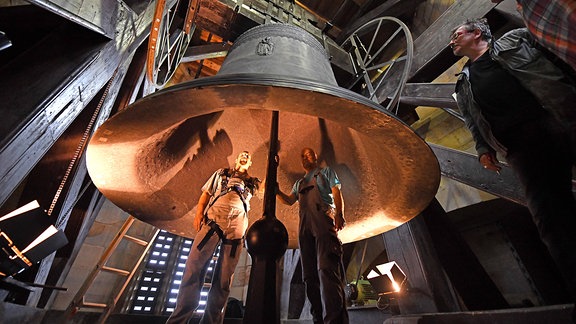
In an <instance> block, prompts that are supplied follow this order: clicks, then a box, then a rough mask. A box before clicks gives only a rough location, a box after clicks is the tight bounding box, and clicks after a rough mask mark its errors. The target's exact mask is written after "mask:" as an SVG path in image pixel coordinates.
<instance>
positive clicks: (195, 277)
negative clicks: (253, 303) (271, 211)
mask: <svg viewBox="0 0 576 324" xmlns="http://www.w3.org/2000/svg"><path fill="white" fill-rule="evenodd" d="M209 230H210V226H208V225H206V224H204V225H202V228H201V229H200V231H199V232H198V234H197V235H196V238H197V239H195V240H194V243H193V244H192V248H191V250H190V254H189V255H188V259H187V260H186V268H185V270H184V276H183V277H182V283H181V284H180V290H179V292H178V299H177V301H176V308H175V309H174V312H173V313H172V315H171V316H170V317H169V318H168V321H167V322H166V323H170V324H185V323H188V321H189V320H190V319H191V318H192V315H193V314H194V311H195V310H196V308H197V307H198V303H199V302H200V291H201V290H202V286H203V285H204V278H205V277H206V272H207V269H208V265H209V263H210V261H211V260H212V255H213V254H214V251H215V250H216V248H217V247H218V244H219V243H220V241H221V240H220V237H219V236H218V234H216V233H214V234H213V235H212V236H211V237H210V239H209V240H208V241H207V242H206V245H204V246H203V247H202V249H200V250H198V244H199V243H200V241H202V239H203V238H204V237H205V236H206V234H207V233H208V231H209ZM242 246H243V245H242V244H239V245H237V248H236V253H235V254H234V255H233V256H230V251H231V250H232V245H230V244H222V246H221V247H220V256H219V257H218V261H216V267H215V268H214V277H213V278H212V286H211V287H210V291H209V293H208V300H207V302H206V310H205V311H204V315H203V316H202V319H201V320H200V323H207V324H219V323H222V322H223V321H224V312H225V307H226V303H227V302H228V296H229V295H230V286H231V284H232V278H233V275H234V270H235V269H236V265H237V264H238V260H239V256H240V252H241V251H242Z"/></svg>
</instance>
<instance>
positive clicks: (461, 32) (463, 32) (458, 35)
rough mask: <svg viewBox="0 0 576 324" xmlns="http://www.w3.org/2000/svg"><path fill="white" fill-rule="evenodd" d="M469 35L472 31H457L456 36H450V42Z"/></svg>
mask: <svg viewBox="0 0 576 324" xmlns="http://www.w3.org/2000/svg"><path fill="white" fill-rule="evenodd" d="M467 33H471V32H470V31H457V32H455V33H454V34H452V36H450V41H451V42H453V41H455V40H457V39H458V37H460V36H462V35H464V34H467Z"/></svg>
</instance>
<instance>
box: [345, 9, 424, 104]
mask: <svg viewBox="0 0 576 324" xmlns="http://www.w3.org/2000/svg"><path fill="white" fill-rule="evenodd" d="M341 47H342V48H343V49H344V50H345V51H347V52H348V53H349V55H350V59H351V60H352V65H353V68H354V76H353V77H352V79H351V80H350V81H349V83H348V84H345V85H343V86H344V87H346V88H348V89H350V90H353V91H355V92H358V93H361V94H363V95H364V96H366V97H368V98H369V99H371V100H373V101H375V102H377V103H379V104H382V106H384V107H385V108H386V109H387V110H389V111H392V112H395V113H397V110H398V103H399V100H400V95H401V93H402V90H403V89H404V86H405V85H406V82H407V80H408V76H409V73H410V68H411V66H412V58H413V57H414V42H413V39H412V34H411V33H410V30H409V29H408V27H407V26H406V25H405V24H404V23H403V22H402V21H401V20H399V19H397V18H394V17H381V18H377V19H374V20H372V21H370V22H368V23H366V24H364V25H362V26H361V27H359V28H358V29H356V30H355V31H354V32H353V33H352V34H351V35H350V36H349V37H348V38H347V39H346V40H345V41H344V42H343V43H342V45H341Z"/></svg>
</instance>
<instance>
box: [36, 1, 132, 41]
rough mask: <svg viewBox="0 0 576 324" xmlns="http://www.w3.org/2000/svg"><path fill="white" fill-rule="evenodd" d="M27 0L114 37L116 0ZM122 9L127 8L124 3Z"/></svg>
mask: <svg viewBox="0 0 576 324" xmlns="http://www.w3.org/2000/svg"><path fill="white" fill-rule="evenodd" d="M28 2H30V3H32V4H34V5H37V6H39V7H41V8H44V9H46V10H48V11H51V12H53V13H55V14H57V15H59V16H62V17H64V18H66V20H69V21H72V22H75V23H77V24H78V25H80V26H83V27H85V28H88V29H90V30H92V31H94V32H97V33H99V34H101V35H104V36H106V37H108V38H109V39H114V31H115V30H116V22H117V21H118V19H117V18H118V17H117V16H116V14H117V11H118V6H120V5H121V4H122V2H116V1H84V0H29V1H28ZM122 7H123V9H129V8H127V6H126V5H123V6H122Z"/></svg>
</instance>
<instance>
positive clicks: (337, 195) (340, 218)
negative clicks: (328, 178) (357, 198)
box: [332, 186, 346, 231]
mask: <svg viewBox="0 0 576 324" xmlns="http://www.w3.org/2000/svg"><path fill="white" fill-rule="evenodd" d="M332 196H333V197H334V205H336V215H335V216H334V227H335V228H336V230H337V231H339V230H341V229H343V228H344V226H345V225H346V219H344V198H343V197H342V191H340V188H338V186H334V187H332Z"/></svg>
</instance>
